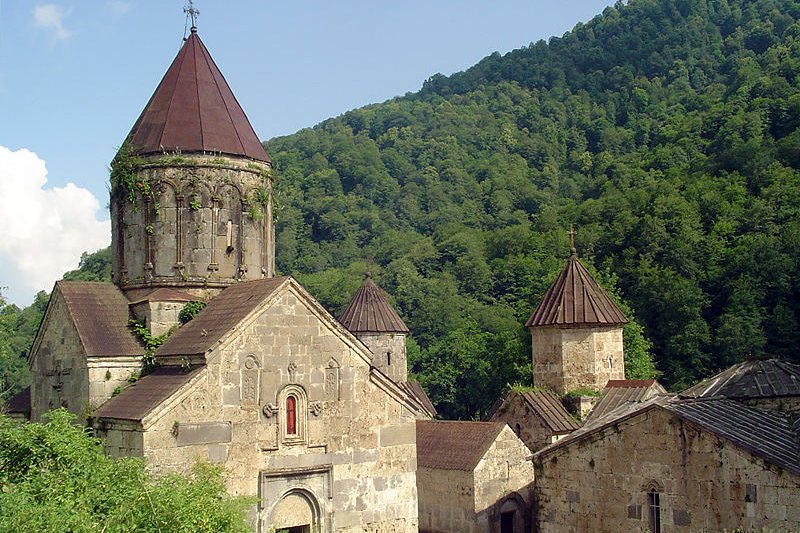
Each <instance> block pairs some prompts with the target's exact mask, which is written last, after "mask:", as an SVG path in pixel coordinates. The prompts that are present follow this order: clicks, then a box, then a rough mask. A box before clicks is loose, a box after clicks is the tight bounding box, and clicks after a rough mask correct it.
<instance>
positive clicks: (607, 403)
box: [587, 379, 667, 420]
mask: <svg viewBox="0 0 800 533" xmlns="http://www.w3.org/2000/svg"><path fill="white" fill-rule="evenodd" d="M666 392H667V391H666V389H665V388H664V387H662V386H661V384H660V383H658V382H657V381H656V380H654V379H636V380H633V379H631V380H623V379H614V380H610V381H609V382H608V383H607V384H606V388H605V390H604V391H603V397H602V398H601V399H600V401H599V402H597V405H595V406H594V408H593V409H592V411H591V413H589V417H588V419H587V420H594V419H596V418H599V417H603V416H606V415H607V414H608V413H610V412H611V411H613V410H614V409H616V408H617V407H619V406H620V405H623V404H628V403H641V402H644V401H646V400H649V399H650V398H652V397H653V396H656V395H658V394H666Z"/></svg>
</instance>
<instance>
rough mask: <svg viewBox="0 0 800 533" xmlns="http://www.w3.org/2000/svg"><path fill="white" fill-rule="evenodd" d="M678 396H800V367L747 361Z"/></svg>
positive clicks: (775, 362) (773, 360) (772, 360)
mask: <svg viewBox="0 0 800 533" xmlns="http://www.w3.org/2000/svg"><path fill="white" fill-rule="evenodd" d="M679 396H681V397H682V398H702V397H708V396H726V397H728V398H740V399H747V398H749V399H754V398H773V397H779V396H800V365H795V364H792V363H787V362H785V361H779V360H778V359H769V360H766V361H745V362H743V363H739V364H738V365H734V366H732V367H730V368H728V369H726V370H723V371H722V372H720V373H719V374H717V375H715V376H712V377H710V378H708V379H706V380H703V381H701V382H700V383H698V384H697V385H694V386H693V387H690V388H688V389H686V390H685V391H683V392H681V393H680V394H679Z"/></svg>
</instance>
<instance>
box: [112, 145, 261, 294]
mask: <svg viewBox="0 0 800 533" xmlns="http://www.w3.org/2000/svg"><path fill="white" fill-rule="evenodd" d="M269 169H270V166H269V164H265V163H259V162H255V161H250V160H248V159H240V158H232V157H220V156H216V157H212V156H204V155H193V154H187V155H165V156H156V157H148V158H146V163H145V164H144V165H142V166H141V167H140V168H139V170H138V172H137V175H136V179H137V180H138V182H139V183H143V184H145V187H144V190H137V191H134V192H135V200H134V202H130V201H129V199H128V194H127V192H126V191H124V190H121V191H120V192H119V193H118V194H115V195H113V196H112V199H111V225H112V230H111V233H112V245H111V246H112V264H113V281H114V282H115V283H117V284H118V285H119V286H120V287H121V288H122V289H123V290H131V289H137V288H141V287H154V286H179V287H186V286H196V287H221V286H225V285H227V284H230V283H233V282H235V281H238V280H243V279H260V278H262V277H272V276H274V275H275V242H274V227H273V220H272V200H271V180H270V179H269V178H268V177H267V176H268V172H269ZM262 202H266V204H264V203H262Z"/></svg>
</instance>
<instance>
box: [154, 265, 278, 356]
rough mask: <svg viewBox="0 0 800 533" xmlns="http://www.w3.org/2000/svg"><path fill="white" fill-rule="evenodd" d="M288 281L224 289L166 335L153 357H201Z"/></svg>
mask: <svg viewBox="0 0 800 533" xmlns="http://www.w3.org/2000/svg"><path fill="white" fill-rule="evenodd" d="M288 279H289V276H282V277H278V278H265V279H259V280H252V281H242V282H239V283H236V284H234V285H230V286H228V287H226V288H225V289H223V290H222V292H221V293H219V294H218V295H217V296H215V297H214V298H213V299H212V300H211V301H210V302H209V303H208V305H207V306H205V307H204V308H203V309H202V310H201V311H200V312H199V313H198V314H197V316H195V317H194V318H193V319H192V320H191V321H190V322H189V323H187V324H185V325H184V326H181V327H180V328H178V329H177V330H176V331H175V333H173V334H172V335H170V337H169V338H168V339H167V340H166V342H164V344H162V345H161V346H160V347H159V348H158V350H156V354H155V356H156V358H159V357H165V356H170V355H186V356H188V355H200V354H204V353H205V352H206V350H208V349H209V348H211V347H213V346H214V345H216V344H217V342H218V341H219V340H220V339H221V338H222V337H223V336H224V335H225V334H226V333H228V332H229V331H230V330H231V329H233V327H234V326H236V324H238V323H239V322H241V321H242V320H244V318H245V317H246V316H247V315H249V314H250V313H251V312H252V311H253V310H254V309H255V308H256V307H258V306H259V305H260V304H261V303H262V302H263V301H264V300H266V299H267V298H268V297H269V296H270V295H272V294H273V293H274V292H275V291H276V290H277V289H278V288H279V287H281V286H282V285H283V284H284V282H286V280H288Z"/></svg>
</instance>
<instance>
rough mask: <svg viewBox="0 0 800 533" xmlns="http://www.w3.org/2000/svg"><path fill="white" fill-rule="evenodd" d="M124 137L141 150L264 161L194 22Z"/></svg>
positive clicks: (258, 145)
mask: <svg viewBox="0 0 800 533" xmlns="http://www.w3.org/2000/svg"><path fill="white" fill-rule="evenodd" d="M127 142H128V143H129V144H130V146H131V147H132V148H133V150H134V152H135V153H138V154H142V155H144V154H153V153H164V152H177V151H180V152H184V153H192V152H194V153H197V152H201V153H202V152H209V153H214V152H219V153H222V154H226V155H234V156H243V157H249V158H251V159H255V160H258V161H269V156H268V155H267V152H266V151H265V150H264V147H263V146H262V145H261V142H260V141H259V140H258V137H257V136H256V133H255V131H253V127H252V126H251V125H250V121H248V120H247V116H245V114H244V111H242V108H241V106H240V105H239V102H237V101H236V97H235V96H234V95H233V91H231V88H230V87H229V86H228V83H227V82H226V81H225V78H224V77H223V76H222V73H221V72H220V70H219V68H217V65H216V64H215V63H214V60H213V59H212V58H211V54H209V53H208V50H207V49H206V47H205V46H204V45H203V42H202V41H201V40H200V37H199V36H198V35H197V29H196V28H192V33H191V34H190V35H189V38H188V39H187V40H186V42H185V43H184V44H183V46H182V47H181V49H180V51H179V52H178V55H177V56H176V57H175V60H174V61H173V62H172V65H170V67H169V69H168V70H167V73H166V74H165V75H164V78H163V79H162V80H161V83H160V84H159V85H158V88H157V89H156V91H155V92H154V93H153V96H152V97H150V101H149V102H148V103H147V106H146V107H145V108H144V111H142V114H141V115H140V116H139V119H138V120H137V121H136V124H134V126H133V129H132V130H131V132H130V134H129V135H128V139H127Z"/></svg>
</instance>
